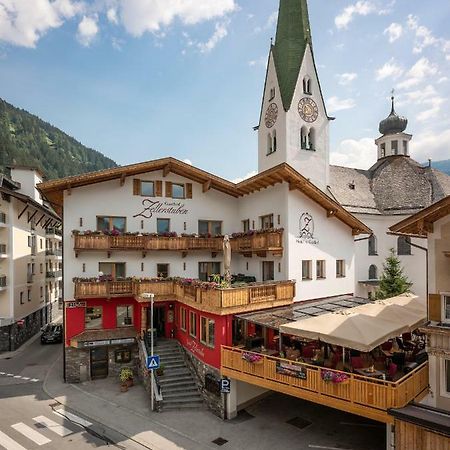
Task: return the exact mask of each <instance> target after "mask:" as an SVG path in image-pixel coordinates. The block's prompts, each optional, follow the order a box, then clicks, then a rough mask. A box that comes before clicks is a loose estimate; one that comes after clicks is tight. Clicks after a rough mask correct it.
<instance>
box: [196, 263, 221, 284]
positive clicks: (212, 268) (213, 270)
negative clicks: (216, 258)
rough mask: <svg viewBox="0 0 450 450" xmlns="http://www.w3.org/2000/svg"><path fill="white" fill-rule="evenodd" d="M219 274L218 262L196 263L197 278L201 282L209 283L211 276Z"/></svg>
mask: <svg viewBox="0 0 450 450" xmlns="http://www.w3.org/2000/svg"><path fill="white" fill-rule="evenodd" d="M217 274H220V262H200V263H198V278H199V279H200V280H202V281H209V280H210V277H211V276H212V275H217Z"/></svg>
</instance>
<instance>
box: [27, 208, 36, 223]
mask: <svg viewBox="0 0 450 450" xmlns="http://www.w3.org/2000/svg"><path fill="white" fill-rule="evenodd" d="M37 213H38V210H36V211H35V212H34V213H33V214H31V216H30V218H29V219H28V222H27V223H30V222H31V221H32V220H33V218H34V216H35V215H36V214H37Z"/></svg>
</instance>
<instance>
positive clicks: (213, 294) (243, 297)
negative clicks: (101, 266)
mask: <svg viewBox="0 0 450 450" xmlns="http://www.w3.org/2000/svg"><path fill="white" fill-rule="evenodd" d="M148 292H151V293H153V294H155V300H156V301H162V300H177V301H180V302H182V303H185V304H187V305H190V306H194V307H195V308H197V309H199V310H202V311H209V312H213V313H216V314H234V313H237V312H244V311H253V310H257V309H264V308H269V307H273V306H285V305H290V304H291V303H292V302H293V299H294V297H295V283H294V282H293V281H281V282H274V283H260V284H258V283H256V284H255V285H253V284H252V285H249V286H244V287H237V288H228V289H218V288H216V289H203V288H200V287H197V286H192V285H183V284H180V283H179V282H177V281H140V280H132V281H76V282H75V298H76V299H86V298H111V297H123V296H132V297H136V298H138V299H139V301H141V302H144V300H143V299H142V297H141V296H142V294H144V293H148Z"/></svg>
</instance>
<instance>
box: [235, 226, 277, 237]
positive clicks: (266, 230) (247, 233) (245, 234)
mask: <svg viewBox="0 0 450 450" xmlns="http://www.w3.org/2000/svg"><path fill="white" fill-rule="evenodd" d="M283 231H284V228H264V229H260V230H248V231H243V232H240V233H233V234H232V235H231V237H232V238H233V239H237V238H243V237H250V236H255V235H257V234H265V233H283Z"/></svg>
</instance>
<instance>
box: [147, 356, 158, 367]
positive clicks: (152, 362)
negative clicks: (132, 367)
mask: <svg viewBox="0 0 450 450" xmlns="http://www.w3.org/2000/svg"><path fill="white" fill-rule="evenodd" d="M159 365H160V364H159V355H153V356H147V369H148V370H154V369H159Z"/></svg>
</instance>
